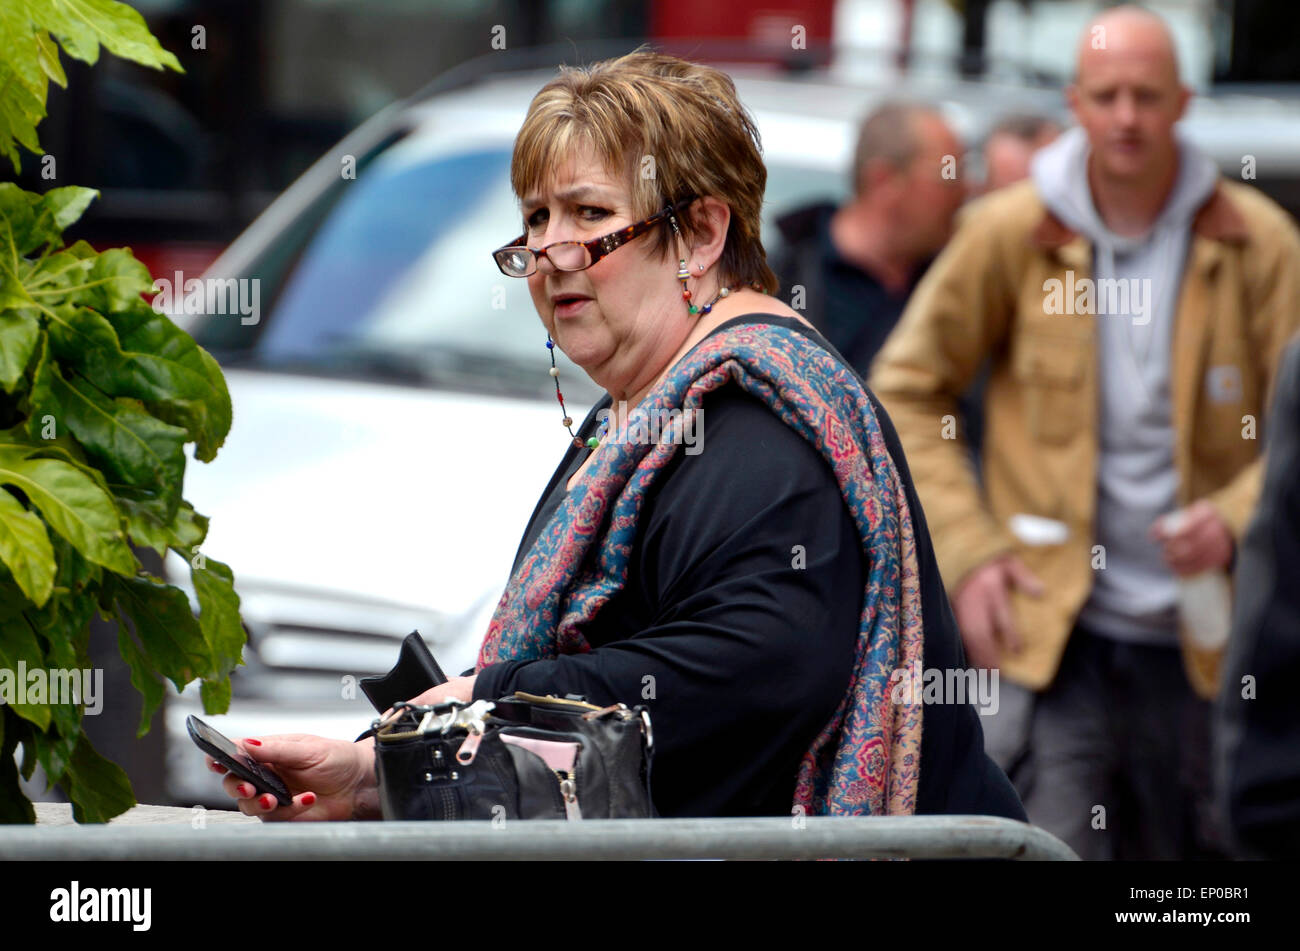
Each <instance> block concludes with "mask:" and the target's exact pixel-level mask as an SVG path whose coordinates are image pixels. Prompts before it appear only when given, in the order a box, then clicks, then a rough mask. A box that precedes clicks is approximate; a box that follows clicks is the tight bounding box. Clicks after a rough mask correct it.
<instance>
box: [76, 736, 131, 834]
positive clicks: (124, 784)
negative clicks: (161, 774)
mask: <svg viewBox="0 0 1300 951" xmlns="http://www.w3.org/2000/svg"><path fill="white" fill-rule="evenodd" d="M62 781H63V787H64V789H65V790H66V791H67V793H68V798H69V799H71V800H72V818H74V819H75V820H76V821H77V822H107V821H108V820H109V819H112V818H113V817H114V816H120V815H121V814H122V813H124V812H126V810H128V809H130V808H131V807H132V806H134V805H135V793H134V792H132V790H131V781H130V780H129V779H127V776H126V773H124V772H123V771H122V768H121V767H120V766H117V765H115V764H114V763H110V762H109V761H108V760H106V759H104V757H102V756H100V755H99V753H97V752H96V751H95V748H94V747H93V746H91V745H90V740H89V739H87V737H86V734H84V733H83V734H81V738H80V740H79V741H78V742H77V748H76V749H75V750H74V751H73V753H72V759H71V762H69V763H68V771H67V775H66V776H64V777H63V780H62Z"/></svg>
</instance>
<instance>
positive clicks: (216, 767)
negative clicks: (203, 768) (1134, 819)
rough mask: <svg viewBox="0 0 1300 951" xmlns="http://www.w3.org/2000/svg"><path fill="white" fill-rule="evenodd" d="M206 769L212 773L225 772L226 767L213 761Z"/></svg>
mask: <svg viewBox="0 0 1300 951" xmlns="http://www.w3.org/2000/svg"><path fill="white" fill-rule="evenodd" d="M208 769H210V770H212V771H213V772H214V773H224V772H226V767H224V766H222V765H221V764H220V763H213V764H212V765H211V766H209V767H208Z"/></svg>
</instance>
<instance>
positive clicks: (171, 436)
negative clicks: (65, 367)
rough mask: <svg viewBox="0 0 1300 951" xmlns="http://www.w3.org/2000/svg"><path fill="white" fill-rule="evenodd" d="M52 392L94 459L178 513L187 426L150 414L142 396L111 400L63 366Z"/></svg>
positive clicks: (109, 473)
mask: <svg viewBox="0 0 1300 951" xmlns="http://www.w3.org/2000/svg"><path fill="white" fill-rule="evenodd" d="M50 393H51V395H52V396H53V398H54V401H55V402H56V404H57V405H58V407H59V409H60V411H61V412H60V419H61V421H62V422H63V423H65V424H66V425H67V427H68V429H70V430H71V431H72V435H73V436H75V437H76V439H77V442H79V443H80V444H81V445H82V446H83V447H84V448H85V450H86V454H87V456H88V457H89V458H90V460H91V461H93V462H94V463H96V464H97V465H98V467H99V468H100V469H101V470H102V471H103V472H104V473H105V474H106V475H107V476H108V477H109V478H110V479H112V480H115V481H116V482H119V483H124V484H126V485H132V486H136V487H140V488H147V489H151V490H154V492H153V493H152V494H156V495H157V496H158V497H160V498H162V499H164V500H165V502H166V507H167V508H168V509H172V511H173V512H174V506H175V505H178V504H179V503H180V492H181V483H182V481H183V480H184V477H185V440H186V433H185V430H183V429H181V428H179V427H177V426H170V425H168V424H167V423H164V422H162V421H161V420H160V419H158V418H156V417H155V416H153V415H151V414H149V413H146V412H145V411H144V409H143V408H142V407H141V404H140V402H139V401H138V400H132V399H128V398H125V397H119V398H118V399H116V400H111V399H109V398H108V397H106V396H104V394H102V393H100V392H99V391H98V390H97V389H96V388H95V387H93V386H91V385H90V384H89V383H87V382H86V381H85V380H82V379H78V378H76V377H75V376H74V377H72V378H71V379H64V377H63V374H62V373H60V372H59V370H58V368H57V367H54V368H52V370H51V373H50ZM170 514H171V513H169V515H170Z"/></svg>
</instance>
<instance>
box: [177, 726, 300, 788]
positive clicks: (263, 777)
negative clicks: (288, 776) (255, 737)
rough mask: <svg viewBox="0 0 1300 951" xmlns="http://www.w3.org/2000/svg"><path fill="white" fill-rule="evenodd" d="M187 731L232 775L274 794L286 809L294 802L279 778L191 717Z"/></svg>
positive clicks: (197, 743)
mask: <svg viewBox="0 0 1300 951" xmlns="http://www.w3.org/2000/svg"><path fill="white" fill-rule="evenodd" d="M185 728H186V729H187V730H189V731H190V739H192V740H193V741H194V744H195V745H196V746H197V747H198V748H199V749H201V750H202V751H203V752H205V753H207V754H208V755H209V756H211V757H212V758H213V759H214V760H216V761H217V762H218V763H220V764H221V765H222V766H224V767H226V769H228V770H230V772H231V774H232V775H234V776H238V777H239V778H240V779H242V780H245V781H246V782H250V783H252V784H253V788H254V789H256V790H257V791H258V792H264V793H270V794H271V795H272V796H274V797H275V801H276V802H278V803H279V804H280V805H282V806H288V805H290V804H291V803H292V802H293V794H292V793H290V792H289V787H288V786H286V785H285V784H284V781H283V780H282V779H280V777H279V776H277V775H275V773H273V772H272V771H271V770H269V769H267V768H266V767H265V766H263V765H262V764H261V763H259V762H257V760H255V759H253V758H252V757H250V756H248V755H247V754H245V753H243V752H241V751H240V749H239V747H238V746H236V745H235V744H234V743H232V742H231V741H230V740H228V739H227V738H226V737H224V736H222V735H221V734H220V733H218V732H217V731H216V730H214V729H212V727H210V726H208V725H207V724H206V723H204V722H203V721H202V720H200V719H199V718H198V717H196V716H194V715H193V714H190V715H189V716H188V717H186V718H185Z"/></svg>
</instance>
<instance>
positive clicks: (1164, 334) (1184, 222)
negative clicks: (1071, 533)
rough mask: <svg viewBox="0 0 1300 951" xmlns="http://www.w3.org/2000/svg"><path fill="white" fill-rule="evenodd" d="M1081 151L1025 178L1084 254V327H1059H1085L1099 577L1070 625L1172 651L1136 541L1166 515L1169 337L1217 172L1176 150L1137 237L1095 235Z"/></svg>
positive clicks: (1145, 543) (1043, 158) (1166, 582)
mask: <svg viewBox="0 0 1300 951" xmlns="http://www.w3.org/2000/svg"><path fill="white" fill-rule="evenodd" d="M1088 152H1089V146H1088V140H1087V137H1086V136H1085V134H1084V131H1083V130H1082V129H1080V128H1077V127H1076V128H1073V129H1070V130H1069V131H1067V132H1066V133H1064V134H1063V135H1062V136H1061V137H1060V138H1059V139H1057V140H1056V141H1055V142H1053V143H1052V144H1051V145H1049V146H1047V147H1046V148H1044V149H1042V150H1041V151H1039V152H1038V154H1037V155H1036V156H1035V157H1034V162H1033V165H1032V171H1031V174H1032V177H1033V180H1034V183H1035V184H1036V185H1037V187H1038V192H1039V195H1040V196H1041V197H1042V199H1043V202H1044V203H1045V204H1046V205H1047V207H1048V208H1049V209H1050V210H1051V211H1052V213H1053V214H1055V215H1056V216H1057V217H1058V218H1059V219H1060V220H1061V221H1062V222H1063V223H1064V224H1066V225H1067V226H1068V227H1070V228H1072V229H1073V230H1075V231H1077V232H1079V233H1080V234H1082V235H1084V236H1085V237H1086V238H1087V239H1088V240H1089V241H1091V242H1092V246H1093V260H1092V266H1093V273H1092V279H1093V281H1094V284H1093V289H1094V293H1093V294H1092V301H1093V304H1092V306H1093V308H1094V313H1095V316H1094V317H1091V318H1088V317H1082V318H1081V317H1077V316H1075V317H1062V319H1064V320H1079V319H1093V320H1096V321H1097V363H1098V371H1099V372H1098V379H1099V400H1100V405H1099V407H1098V409H1099V411H1100V413H1099V428H1098V433H1097V449H1098V458H1097V509H1096V522H1095V525H1094V532H1095V536H1094V537H1095V541H1094V544H1097V545H1102V546H1103V547H1104V551H1105V567H1104V568H1098V569H1096V570H1094V571H1093V577H1094V579H1095V580H1094V583H1093V588H1092V592H1091V594H1090V595H1089V598H1088V601H1087V602H1086V603H1085V604H1084V607H1083V610H1082V612H1081V613H1080V615H1079V619H1078V620H1079V623H1080V624H1081V625H1082V626H1084V627H1085V628H1087V629H1089V630H1092V631H1095V632H1096V633H1098V634H1104V635H1106V636H1109V637H1113V638H1116V639H1120V640H1127V641H1136V642H1144V643H1151V644H1169V645H1173V644H1175V643H1176V642H1177V624H1178V613H1177V611H1178V609H1177V599H1178V587H1177V582H1176V580H1175V578H1174V575H1173V573H1172V572H1171V571H1170V570H1169V568H1168V567H1167V566H1166V565H1165V562H1164V558H1163V557H1162V556H1161V550H1160V546H1159V545H1157V544H1155V543H1154V542H1152V541H1150V540H1149V539H1148V537H1147V532H1148V531H1149V530H1150V528H1151V525H1152V523H1153V522H1154V521H1155V520H1156V519H1157V518H1158V517H1159V516H1161V515H1164V514H1166V513H1168V512H1171V511H1173V510H1174V508H1175V507H1176V504H1177V503H1176V494H1177V488H1178V474H1177V471H1176V470H1175V468H1174V455H1173V450H1174V432H1173V422H1172V416H1171V407H1170V396H1169V394H1170V380H1169V377H1170V366H1171V363H1172V355H1173V354H1172V351H1173V326H1174V320H1175V316H1176V313H1177V309H1178V297H1179V293H1180V290H1181V287H1182V278H1183V268H1184V266H1185V265H1186V261H1187V251H1188V248H1189V246H1190V242H1191V223H1192V219H1193V217H1194V216H1195V215H1196V212H1197V210H1198V209H1199V208H1200V207H1201V205H1202V204H1204V203H1205V201H1206V199H1208V198H1209V197H1210V194H1211V193H1212V192H1213V190H1214V187H1215V183H1216V182H1217V180H1218V170H1217V169H1216V167H1215V165H1214V163H1213V162H1212V161H1211V160H1210V159H1209V158H1208V157H1207V156H1206V155H1204V154H1203V153H1201V152H1199V151H1198V150H1196V149H1195V148H1194V147H1192V146H1191V145H1190V144H1189V143H1187V142H1186V141H1184V140H1181V139H1180V141H1179V165H1178V176H1177V180H1176V182H1175V184H1174V188H1173V191H1172V192H1171V193H1170V196H1169V199H1168V201H1167V202H1166V203H1165V206H1164V208H1163V209H1162V210H1161V212H1160V215H1159V216H1158V217H1157V219H1156V221H1155V223H1154V224H1153V225H1152V227H1151V229H1150V230H1149V231H1148V232H1147V233H1146V234H1144V235H1141V236H1138V237H1124V236H1121V235H1117V234H1115V233H1114V232H1112V231H1111V230H1110V229H1109V228H1107V227H1106V225H1105V223H1104V222H1103V221H1102V220H1101V216H1100V215H1099V214H1098V213H1097V210H1096V207H1095V206H1094V204H1093V201H1092V192H1091V190H1090V188H1089V187H1088V174H1087V160H1088ZM1081 277H1082V275H1076V281H1077V280H1079V279H1080V278H1081ZM1085 303H1086V299H1085ZM1076 312H1077V308H1076Z"/></svg>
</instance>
